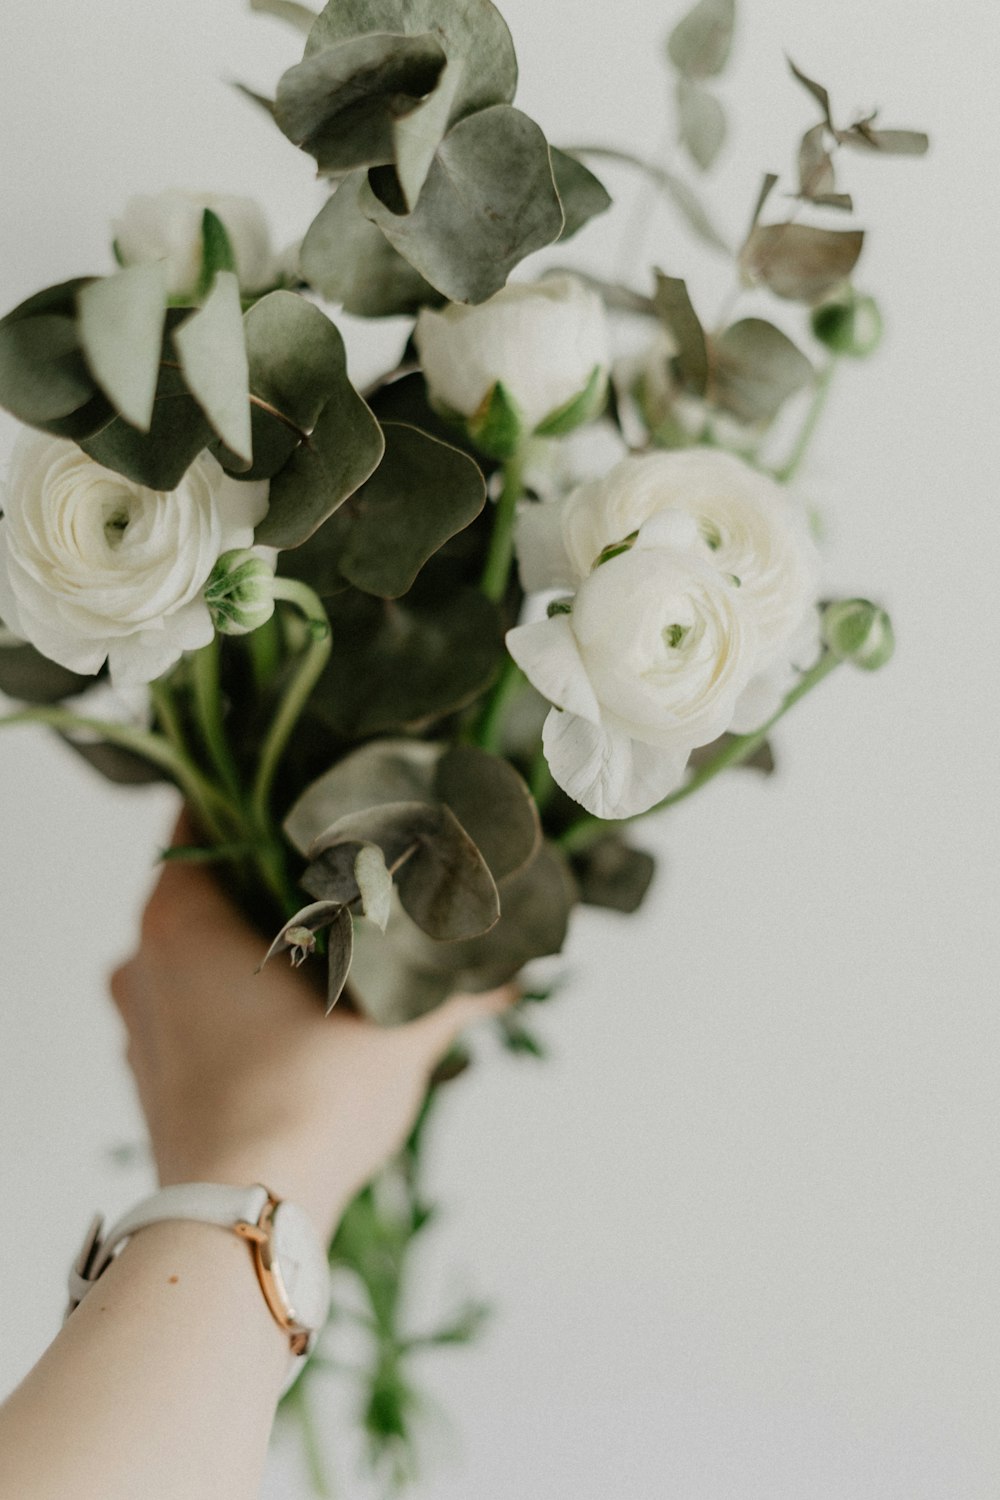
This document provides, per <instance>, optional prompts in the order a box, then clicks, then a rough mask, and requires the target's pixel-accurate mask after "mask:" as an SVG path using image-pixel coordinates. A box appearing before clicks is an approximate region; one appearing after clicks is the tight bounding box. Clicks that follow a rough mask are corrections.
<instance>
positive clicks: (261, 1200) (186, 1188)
mask: <svg viewBox="0 0 1000 1500" xmlns="http://www.w3.org/2000/svg"><path fill="white" fill-rule="evenodd" d="M269 1197H270V1194H269V1193H268V1191H267V1188H265V1187H260V1186H254V1187H231V1186H228V1185H227V1184H224V1183H215V1182H181V1183H177V1184H176V1185H175V1186H173V1187H166V1188H162V1189H161V1190H160V1191H159V1192H158V1193H154V1194H153V1196H152V1197H151V1198H145V1199H143V1201H142V1202H141V1203H137V1204H136V1206H135V1207H134V1208H132V1209H130V1210H129V1212H128V1213H127V1214H125V1215H124V1216H123V1217H122V1218H120V1219H119V1220H118V1222H117V1224H113V1225H112V1226H111V1229H110V1230H109V1231H108V1233H107V1234H106V1235H103V1236H102V1235H101V1232H100V1231H101V1220H100V1219H98V1220H96V1221H95V1223H94V1224H93V1225H92V1226H91V1230H90V1233H89V1235H88V1236H87V1240H86V1242H85V1244H84V1248H83V1251H82V1252H81V1254H80V1256H79V1258H78V1259H77V1260H76V1261H75V1262H74V1264H73V1266H72V1268H71V1270H70V1273H69V1305H70V1311H72V1309H73V1308H74V1307H76V1306H77V1305H78V1304H79V1303H80V1302H82V1301H83V1299H84V1297H85V1296H86V1295H87V1293H88V1292H89V1291H90V1289H91V1287H92V1286H93V1285H94V1282H95V1281H97V1279H98V1277H99V1276H101V1275H102V1274H103V1272H104V1271H106V1270H107V1268H108V1266H109V1265H110V1263H111V1261H112V1259H113V1257H114V1253H115V1251H116V1250H117V1249H118V1247H119V1245H121V1244H122V1243H123V1241H124V1240H127V1239H128V1238H129V1236H130V1235H133V1234H135V1233H136V1231H137V1230H139V1229H145V1228H146V1226H147V1225H149V1224H163V1223H167V1222H168V1221H170V1220H171V1219H187V1220H194V1221H195V1222H196V1223H199V1224H215V1225H218V1227H219V1228H220V1229H235V1228H236V1226H237V1225H238V1224H256V1223H257V1221H258V1219H259V1218H260V1216H261V1213H262V1212H263V1210H264V1205H265V1204H266V1203H267V1202H268V1199H269Z"/></svg>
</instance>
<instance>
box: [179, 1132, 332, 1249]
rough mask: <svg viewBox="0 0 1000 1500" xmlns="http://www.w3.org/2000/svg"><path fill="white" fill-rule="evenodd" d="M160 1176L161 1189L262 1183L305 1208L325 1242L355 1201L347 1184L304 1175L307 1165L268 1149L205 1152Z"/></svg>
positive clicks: (247, 1148) (276, 1193)
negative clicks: (181, 1185)
mask: <svg viewBox="0 0 1000 1500" xmlns="http://www.w3.org/2000/svg"><path fill="white" fill-rule="evenodd" d="M158 1176H159V1184H160V1187H171V1186H173V1185H174V1184H179V1183H185V1182H217V1183H222V1184H227V1185H231V1186H233V1187H248V1186H250V1185H251V1184H252V1183H261V1184H262V1185H263V1186H264V1187H266V1188H267V1189H268V1191H269V1192H271V1193H273V1194H274V1196H275V1197H276V1198H282V1199H284V1200H286V1201H287V1202H289V1203H295V1204H297V1205H298V1207H299V1208H301V1209H303V1210H304V1211H305V1213H307V1214H308V1216H309V1219H310V1221H311V1222H312V1225H313V1227H314V1228H315V1230H316V1232H317V1234H318V1235H319V1236H320V1238H321V1239H322V1240H323V1241H324V1243H326V1242H327V1241H329V1240H330V1239H331V1237H332V1235H333V1232H334V1230H335V1229H336V1227H337V1224H338V1223H339V1222H340V1218H341V1216H342V1214H343V1212H344V1210H345V1208H346V1207H347V1204H348V1202H349V1201H350V1197H351V1194H350V1191H349V1189H348V1188H347V1186H346V1184H344V1185H339V1184H336V1183H332V1182H330V1181H329V1180H321V1179H320V1178H319V1174H312V1173H310V1172H308V1171H306V1170H304V1169H303V1166H302V1163H301V1161H295V1160H293V1159H291V1158H290V1156H289V1155H288V1154H286V1153H284V1152H280V1151H275V1150H273V1149H267V1148H263V1147H262V1148H250V1147H246V1148H241V1149H240V1150H238V1151H231V1152H212V1153H205V1154H204V1155H199V1156H197V1157H194V1156H190V1157H187V1158H185V1161H184V1162H183V1163H170V1164H168V1163H164V1164H163V1165H162V1166H161V1167H160V1171H159V1173H158Z"/></svg>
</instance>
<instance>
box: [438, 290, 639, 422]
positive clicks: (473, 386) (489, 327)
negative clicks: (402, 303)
mask: <svg viewBox="0 0 1000 1500" xmlns="http://www.w3.org/2000/svg"><path fill="white" fill-rule="evenodd" d="M415 338H416V344H417V349H418V352H419V354H420V362H421V364H422V366H423V370H424V375H425V376H426V378H427V385H428V389H429V391H430V395H431V399H432V401H434V402H435V403H436V404H437V405H438V406H440V407H441V408H442V409H444V410H446V411H448V412H450V413H453V414H454V415H457V416H461V417H464V418H466V419H470V420H474V419H475V418H477V417H480V416H482V414H483V413H484V412H485V411H486V410H487V409H488V407H489V404H490V401H491V399H492V396H493V393H494V391H495V390H496V387H497V385H500V386H502V388H503V392H504V394H505V395H506V397H507V399H508V401H509V402H510V403H511V405H512V406H513V408H514V411H515V413H516V416H517V418H518V422H519V428H520V433H521V435H523V436H527V435H528V434H530V433H532V432H535V431H537V429H538V428H539V427H542V426H544V425H545V424H546V423H547V422H548V421H549V420H551V419H552V418H554V417H555V416H556V415H557V414H558V413H561V412H563V411H565V410H566V408H568V407H570V406H571V405H572V404H573V403H574V402H576V401H577V400H580V399H581V398H583V397H584V395H585V393H586V394H588V395H589V397H590V399H589V400H587V401H581V407H580V410H579V413H574V416H576V417H577V418H578V420H579V421H580V422H582V421H587V420H589V418H590V417H592V416H593V415H595V413H596V410H597V409H598V407H599V405H600V402H601V401H603V398H604V394H605V390H606V387H607V377H608V371H609V368H610V364H611V351H610V342H609V332H608V322H607V315H606V313H605V310H604V303H603V302H602V301H601V298H600V297H599V296H598V295H597V293H596V292H593V291H591V290H590V288H589V287H586V286H585V285H584V284H583V282H582V281H580V280H578V278H577V277H575V276H567V275H558V276H550V277H547V278H545V279H544V280H542V281H537V282H513V283H511V284H510V285H509V286H506V287H504V288H503V289H502V290H501V291H499V292H497V293H496V295H495V296H493V297H491V298H490V299H489V301H487V302H483V303H480V304H479V306H477V307H467V306H465V305H464V304H458V303H452V304H451V305H449V306H448V307H445V308H444V309H442V310H441V311H440V312H436V311H434V310H433V309H431V308H424V309H422V311H421V313H420V316H419V317H418V319H417V326H416V334H415ZM595 372H596V374H595Z"/></svg>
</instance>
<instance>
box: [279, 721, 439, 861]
mask: <svg viewBox="0 0 1000 1500" xmlns="http://www.w3.org/2000/svg"><path fill="white" fill-rule="evenodd" d="M440 753H441V752H440V746H437V745H433V744H430V743H428V742H427V741H426V740H404V739H391V740H388V739H387V740H375V741H373V743H372V744H370V745H362V746H361V747H360V748H359V749H357V750H353V751H352V752H351V753H350V754H349V755H346V756H345V757H344V758H343V760H340V761H338V762H337V764H336V765H335V766H331V768H330V770H329V771H325V772H324V774H323V775H322V776H320V777H318V778H317V779H316V780H315V781H314V782H312V783H311V785H309V786H308V787H306V789H305V791H304V792H302V793H301V795H300V796H299V798H298V800H297V801H296V802H295V804H294V806H293V807H292V809H291V811H290V812H289V813H288V815H287V817H286V818H285V822H284V830H285V833H286V835H287V836H288V838H289V839H290V840H291V842H292V844H294V846H295V848H296V849H298V850H299V852H300V854H305V855H308V854H309V853H310V851H311V850H312V848H313V846H314V845H315V844H316V843H317V841H318V840H319V839H320V836H321V835H323V834H325V833H326V832H327V830H328V829H330V828H331V826H332V825H333V824H335V823H337V822H339V820H340V819H342V818H345V817H349V816H351V815H352V814H354V813H361V812H365V811H366V810H367V809H369V808H372V807H377V806H379V805H380V804H382V803H387V802H429V801H431V800H432V796H431V789H432V786H433V781H434V768H435V766H436V764H437V761H438V759H439V757H440Z"/></svg>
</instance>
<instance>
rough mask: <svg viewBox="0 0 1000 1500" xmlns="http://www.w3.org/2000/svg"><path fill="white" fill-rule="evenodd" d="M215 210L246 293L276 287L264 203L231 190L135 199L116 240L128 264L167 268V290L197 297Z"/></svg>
mask: <svg viewBox="0 0 1000 1500" xmlns="http://www.w3.org/2000/svg"><path fill="white" fill-rule="evenodd" d="M206 208H207V209H211V211H212V213H213V214H215V216H216V218H217V219H219V220H220V222H221V223H222V225H223V228H224V229H225V231H226V234H227V235H228V237H229V243H230V245H231V246H232V250H233V256H234V258H235V260H236V274H237V276H238V278H239V283H240V286H241V288H242V289H243V291H245V292H260V291H264V290H266V288H268V287H270V286H272V285H273V284H274V282H275V280H276V279H277V277H278V274H279V266H278V262H277V260H276V258H275V254H274V251H273V248H272V245H271V232H270V230H269V228H268V225H267V220H266V219H265V217H264V212H263V210H262V208H261V207H260V204H258V203H255V202H254V200H253V199H252V198H240V197H236V196H235V195H233V194H230V193H192V192H188V191H186V190H185V189H183V188H167V189H166V190H165V191H164V192H162V193H155V194H151V195H142V196H138V197H135V198H130V199H129V200H128V202H127V203H126V205H125V208H124V211H123V212H122V215H121V217H120V218H119V219H117V220H116V221H115V224H114V235H115V244H116V246H117V248H118V253H119V255H120V257H121V260H122V262H123V264H125V265H126V266H134V265H146V264H147V263H148V262H150V261H159V262H161V263H162V265H163V266H164V269H165V272H166V279H167V292H168V295H170V296H172V297H187V296H191V295H192V294H193V293H194V291H195V289H196V287H197V286H198V282H199V280H200V278H201V270H202V253H203V242H202V220H203V217H204V213H205V210H206Z"/></svg>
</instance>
